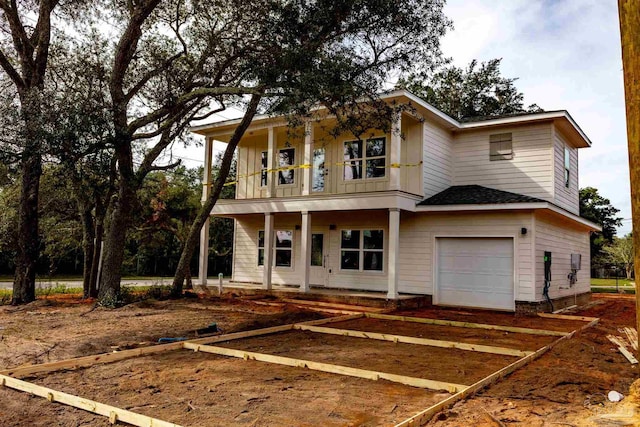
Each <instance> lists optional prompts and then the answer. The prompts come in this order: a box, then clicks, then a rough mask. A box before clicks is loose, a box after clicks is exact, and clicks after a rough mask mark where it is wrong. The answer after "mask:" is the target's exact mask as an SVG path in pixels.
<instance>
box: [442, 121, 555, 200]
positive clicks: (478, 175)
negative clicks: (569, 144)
mask: <svg viewBox="0 0 640 427" xmlns="http://www.w3.org/2000/svg"><path fill="white" fill-rule="evenodd" d="M509 132H510V133H512V148H513V159H511V160H494V161H491V160H490V159H489V136H490V135H492V134H497V133H509ZM552 153H553V150H552V124H550V123H543V124H535V125H526V126H517V127H501V128H493V129H492V130H487V129H485V130H474V131H467V132H462V133H458V134H456V135H455V138H454V141H453V156H454V157H453V171H454V174H453V185H472V184H477V185H482V186H485V187H490V188H495V189H497V190H503V191H511V192H514V193H519V194H525V195H528V196H532V197H537V198H540V199H543V200H547V201H550V202H552V201H553V192H554V181H553V167H554V162H553V155H552Z"/></svg>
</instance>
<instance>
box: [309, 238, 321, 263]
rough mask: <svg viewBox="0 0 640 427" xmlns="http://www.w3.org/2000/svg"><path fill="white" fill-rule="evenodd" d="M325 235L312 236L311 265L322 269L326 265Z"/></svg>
mask: <svg viewBox="0 0 640 427" xmlns="http://www.w3.org/2000/svg"><path fill="white" fill-rule="evenodd" d="M323 246H324V234H312V235H311V265H312V266H315V267H322V266H323V265H324V259H323V258H324V252H323Z"/></svg>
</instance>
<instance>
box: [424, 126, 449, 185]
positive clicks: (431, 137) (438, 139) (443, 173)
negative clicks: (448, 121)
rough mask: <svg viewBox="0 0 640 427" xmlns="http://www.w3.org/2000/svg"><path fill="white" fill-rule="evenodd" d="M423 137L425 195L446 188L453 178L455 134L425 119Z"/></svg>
mask: <svg viewBox="0 0 640 427" xmlns="http://www.w3.org/2000/svg"><path fill="white" fill-rule="evenodd" d="M423 128H424V138H423V147H424V148H423V162H424V163H423V164H422V168H423V174H422V176H423V186H424V197H425V198H428V197H431V196H433V195H434V194H438V193H439V192H441V191H443V190H446V189H447V188H449V187H450V186H451V185H452V180H453V135H452V134H451V132H449V131H448V130H445V129H443V128H442V127H440V125H438V124H436V123H434V122H432V121H430V120H428V119H427V120H425V122H424V125H423Z"/></svg>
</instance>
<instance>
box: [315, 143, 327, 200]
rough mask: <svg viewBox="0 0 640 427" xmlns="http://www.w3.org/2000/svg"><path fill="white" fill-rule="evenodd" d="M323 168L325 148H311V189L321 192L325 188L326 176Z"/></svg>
mask: <svg viewBox="0 0 640 427" xmlns="http://www.w3.org/2000/svg"><path fill="white" fill-rule="evenodd" d="M326 172H327V169H326V168H325V149H324V147H322V148H316V149H314V150H313V175H312V177H311V191H312V192H314V193H321V192H323V191H324V189H325V184H326V182H325V180H326V176H327V173H326Z"/></svg>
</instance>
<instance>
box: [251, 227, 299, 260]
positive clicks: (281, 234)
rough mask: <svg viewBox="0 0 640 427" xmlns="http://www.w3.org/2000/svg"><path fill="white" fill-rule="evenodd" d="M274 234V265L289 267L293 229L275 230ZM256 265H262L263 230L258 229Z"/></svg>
mask: <svg viewBox="0 0 640 427" xmlns="http://www.w3.org/2000/svg"><path fill="white" fill-rule="evenodd" d="M275 236H276V241H275V247H274V250H275V260H274V261H275V265H276V267H291V260H292V258H293V257H292V251H293V231H290V230H276V232H275ZM258 265H264V230H260V231H258Z"/></svg>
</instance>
